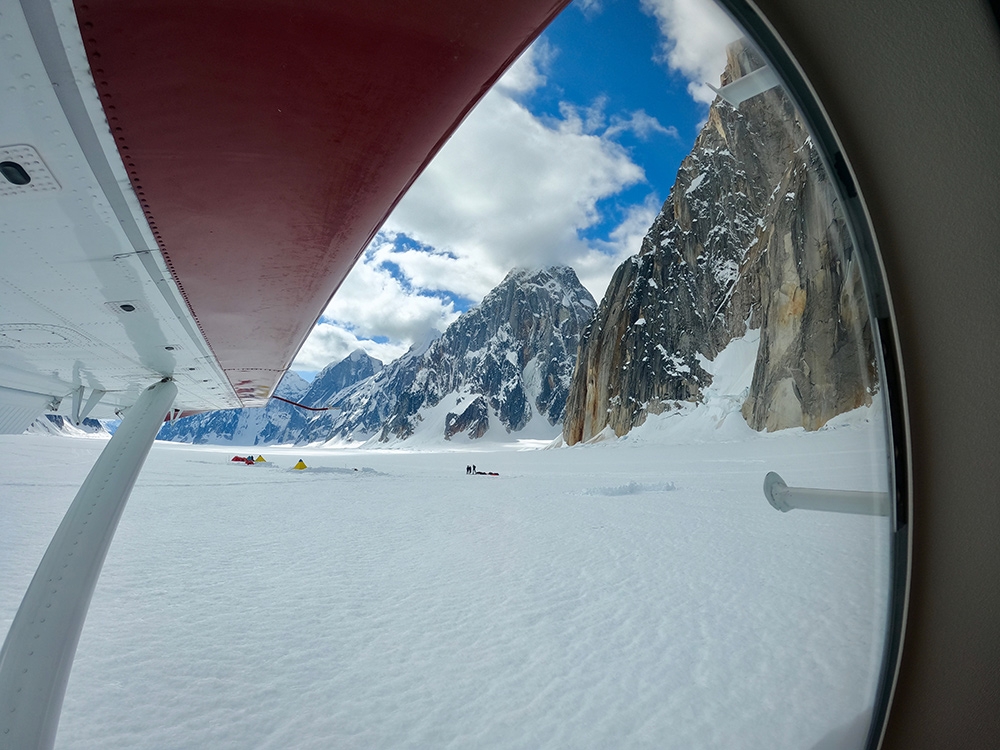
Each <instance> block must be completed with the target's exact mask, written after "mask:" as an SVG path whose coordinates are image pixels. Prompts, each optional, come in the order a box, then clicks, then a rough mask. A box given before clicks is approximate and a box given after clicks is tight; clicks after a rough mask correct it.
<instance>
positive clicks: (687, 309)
mask: <svg viewBox="0 0 1000 750" xmlns="http://www.w3.org/2000/svg"><path fill="white" fill-rule="evenodd" d="M760 64H761V60H760V59H759V58H758V57H757V55H756V53H755V52H753V51H752V50H751V49H749V48H747V47H746V46H745V45H744V44H742V43H736V44H734V45H733V46H731V47H730V49H729V59H728V65H727V68H726V72H725V74H724V76H723V83H724V84H725V83H728V82H729V81H730V80H733V79H735V78H739V77H741V76H742V75H745V74H746V73H747V72H749V71H751V70H753V69H755V68H757V67H759V66H760ZM851 250H852V248H851V239H850V235H849V233H848V232H847V230H846V227H845V224H844V220H843V218H842V216H841V215H840V212H839V211H838V210H837V207H836V196H835V192H834V190H833V187H832V185H831V184H830V182H829V181H828V179H827V176H826V173H825V171H824V169H823V166H822V164H821V162H820V160H819V158H818V155H817V153H816V151H815V149H814V147H813V144H812V141H811V139H810V138H809V135H808V133H807V132H806V131H805V129H804V127H803V125H802V123H801V122H800V121H799V120H798V118H797V116H796V113H795V109H794V107H793V106H792V104H791V102H790V101H789V99H788V98H787V97H786V96H785V94H784V92H783V91H782V90H781V89H780V88H775V89H771V90H769V91H767V92H765V93H763V94H761V95H758V96H756V97H754V98H752V99H749V100H747V101H745V102H744V103H743V104H741V105H740V107H739V108H733V107H732V106H730V105H729V104H727V103H725V102H723V101H721V100H718V99H717V100H716V102H715V103H714V104H713V105H712V106H711V108H710V109H709V114H708V120H707V122H706V124H705V126H704V128H703V129H702V131H701V133H700V134H699V136H698V138H697V140H696V141H695V145H694V148H693V149H692V151H691V154H690V155H689V156H688V157H687V158H686V159H685V160H684V161H683V162H682V164H681V167H680V169H679V171H678V174H677V179H676V181H675V183H674V186H673V189H672V190H671V192H670V195H669V197H668V198H667V200H666V202H665V203H664V205H663V208H662V210H661V212H660V214H659V215H658V216H657V218H656V220H655V221H654V223H653V225H652V226H651V227H650V230H649V232H648V233H647V234H646V236H645V238H644V239H643V242H642V247H641V249H640V251H639V253H638V255H636V256H633V257H632V258H630V259H629V260H627V261H626V262H625V263H623V264H622V265H621V266H620V267H619V268H618V270H617V271H616V273H615V275H614V277H613V278H612V280H611V283H610V285H609V287H608V291H607V293H606V294H605V296H604V299H603V300H602V302H601V304H600V306H599V308H598V312H597V315H596V316H595V318H594V321H593V322H592V323H591V325H590V326H589V327H588V328H587V330H586V331H585V333H584V341H583V343H582V344H581V348H580V353H579V357H578V364H577V369H576V371H575V373H574V376H573V384H572V387H571V389H570V395H569V401H568V404H567V408H566V418H565V420H564V424H563V437H564V440H565V441H566V442H567V443H568V444H570V445H572V444H574V443H576V442H579V441H581V440H587V439H590V438H591V437H593V436H594V435H596V434H598V433H599V432H601V430H602V429H604V428H605V427H606V426H607V425H610V426H611V427H612V428H613V429H614V431H615V433H616V434H618V435H623V434H625V433H626V432H628V431H629V430H630V429H631V428H632V427H634V426H636V425H638V424H641V423H642V422H643V421H644V420H645V418H646V415H647V414H650V413H653V414H657V413H660V412H662V411H663V410H665V409H669V408H672V407H673V406H674V405H675V404H676V403H677V402H680V401H697V400H699V398H700V397H701V394H702V391H703V390H704V388H705V387H706V386H707V385H709V384H710V382H711V376H710V375H709V374H708V373H707V372H706V371H705V370H704V369H703V368H702V367H701V366H700V364H699V361H700V358H701V357H704V358H706V359H708V360H712V359H714V358H715V356H716V355H717V354H718V352H719V351H721V350H722V349H723V348H724V347H725V346H726V345H727V344H728V343H729V341H731V340H732V339H733V338H737V337H740V336H743V335H744V334H745V333H746V330H747V328H748V327H750V328H760V329H761V343H760V349H759V351H758V358H757V365H756V369H755V373H754V378H753V384H752V386H751V388H750V392H749V393H748V394H747V398H746V401H745V403H744V405H743V409H742V411H743V414H744V416H745V418H746V420H747V422H748V423H749V424H750V426H751V427H753V428H754V429H756V430H763V429H766V430H777V429H783V428H786V427H794V426H803V427H806V428H808V429H816V428H818V427H820V426H822V425H823V424H824V423H825V422H826V421H828V420H829V419H830V418H831V417H833V416H835V415H836V414H839V413H841V412H843V411H846V410H849V409H851V408H854V407H856V406H859V405H861V404H863V403H866V402H868V401H869V400H870V395H871V389H872V388H873V384H874V381H875V372H874V354H873V348H872V339H871V331H870V326H869V321H868V313H867V307H866V302H865V299H864V295H863V290H862V286H861V278H860V270H859V268H858V267H857V263H856V262H855V261H854V260H853V259H852V253H851Z"/></svg>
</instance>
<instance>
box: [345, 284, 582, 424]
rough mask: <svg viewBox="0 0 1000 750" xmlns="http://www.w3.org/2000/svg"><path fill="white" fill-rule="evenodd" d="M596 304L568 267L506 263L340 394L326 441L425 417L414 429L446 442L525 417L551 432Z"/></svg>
mask: <svg viewBox="0 0 1000 750" xmlns="http://www.w3.org/2000/svg"><path fill="white" fill-rule="evenodd" d="M596 306H597V304H596V302H595V301H594V298H593V297H592V296H591V295H590V293H589V292H588V291H587V290H586V289H585V288H584V287H583V285H582V284H580V281H579V279H578V278H577V277H576V273H575V272H574V271H573V269H571V268H568V267H565V266H556V267H552V268H547V269H544V270H541V271H527V270H524V269H515V270H513V271H511V272H510V273H509V274H507V276H506V278H504V280H503V281H502V282H501V283H500V284H499V285H498V286H497V287H496V288H495V289H493V291H491V292H490V293H489V294H488V295H486V298H485V299H484V300H483V301H482V303H481V304H480V305H478V306H477V307H475V308H473V309H471V310H469V311H468V312H466V313H465V314H464V315H462V316H461V317H460V318H459V319H458V320H456V321H455V322H454V323H453V324H452V325H450V326H449V327H448V329H447V330H446V331H445V332H444V333H443V334H442V335H441V336H440V337H439V338H437V339H436V340H434V341H433V342H431V343H430V344H429V345H428V346H426V348H424V349H423V350H421V349H413V350H411V351H410V352H408V353H407V354H406V355H405V356H404V357H402V358H400V359H399V360H396V361H395V362H393V363H391V364H390V365H388V366H387V367H386V368H385V369H384V370H383V371H382V372H380V373H378V374H377V375H376V376H375V377H374V378H372V379H371V380H369V381H365V382H363V383H359V384H358V385H357V386H356V387H355V388H354V389H353V391H352V392H350V393H348V394H347V395H346V396H345V398H344V399H343V401H342V402H341V403H340V406H341V408H342V410H343V411H342V414H341V417H340V419H339V420H338V422H337V424H335V425H334V429H333V432H332V434H331V437H341V438H346V437H349V436H354V437H355V439H357V438H358V437H359V436H363V435H369V436H376V435H377V437H378V440H379V441H381V442H388V441H392V440H400V439H407V438H409V437H411V436H412V435H414V434H415V433H416V432H417V431H418V430H420V429H421V428H422V425H421V423H422V422H424V421H425V419H426V420H427V422H428V424H427V425H426V426H425V427H424V429H433V430H437V428H438V427H440V433H439V434H440V437H443V438H445V439H449V440H450V439H453V438H455V437H456V436H458V435H463V434H464V435H466V436H468V437H469V438H473V439H475V438H480V437H482V436H484V435H485V434H486V433H487V432H488V431H489V430H491V429H496V428H500V429H502V430H504V431H505V432H506V433H517V432H520V431H522V430H524V429H525V427H526V426H527V425H528V423H529V422H531V421H532V420H533V419H534V420H538V419H542V420H544V421H545V423H546V424H547V425H548V427H549V429H548V432H551V433H552V436H554V435H555V434H558V429H557V428H556V426H557V425H559V423H560V422H561V420H562V416H563V411H564V409H565V405H566V397H567V395H568V392H569V383H570V378H571V376H572V373H573V367H574V364H575V360H576V352H577V347H578V345H579V341H580V335H581V333H582V331H583V329H584V327H585V326H586V325H587V323H588V322H589V321H590V319H591V317H593V314H594V309H595V308H596ZM442 409H444V411H443V413H442V414H440V415H438V414H437V412H439V411H441V410H442ZM432 411H433V412H434V414H435V416H440V418H441V424H440V425H439V424H438V423H437V422H436V421H434V419H432V418H431V414H430V412H432ZM431 423H433V427H431ZM543 432H544V430H543Z"/></svg>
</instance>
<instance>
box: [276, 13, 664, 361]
mask: <svg viewBox="0 0 1000 750" xmlns="http://www.w3.org/2000/svg"><path fill="white" fill-rule="evenodd" d="M595 9H599V7H598V6H596V5H595V6H594V7H593V8H591V10H595ZM555 54H556V52H555V51H554V50H553V49H551V48H550V47H548V46H547V45H546V44H545V43H544V42H541V43H536V44H534V45H532V47H530V48H529V50H528V51H527V52H525V54H524V55H522V56H521V58H520V59H519V60H518V61H517V62H516V63H515V64H514V66H512V68H511V69H510V70H509V71H508V73H507V74H506V75H505V76H504V78H503V79H502V80H501V81H500V82H499V83H498V84H497V86H495V87H494V89H493V90H492V91H491V92H489V93H488V94H487V95H486V96H485V97H484V98H483V100H482V101H481V102H480V103H479V105H478V106H477V107H476V108H475V110H473V112H471V113H470V114H469V116H468V118H466V121H465V122H464V123H463V124H462V127H461V128H459V129H458V130H457V131H456V132H455V134H454V135H453V136H452V137H451V139H450V140H449V141H448V143H446V144H445V146H444V147H443V148H442V149H441V151H440V152H439V153H438V155H437V157H436V158H435V159H434V161H433V162H432V163H431V164H430V165H429V166H428V167H427V169H426V170H425V171H424V173H423V174H422V175H421V176H420V178H419V179H418V180H417V181H416V182H415V183H414V185H413V186H412V187H411V189H410V190H409V192H408V193H407V194H406V196H405V197H404V198H403V199H402V200H401V201H400V203H399V204H398V206H397V207H396V209H395V210H394V211H393V214H392V216H390V218H389V220H388V221H387V222H386V224H385V226H384V227H383V231H382V232H381V233H380V234H379V235H378V236H377V237H376V239H375V241H373V243H372V244H371V245H370V246H369V248H368V249H367V250H366V252H365V254H364V255H363V257H362V260H361V261H360V262H359V263H358V264H357V265H356V266H355V268H354V270H353V271H352V272H351V274H350V276H349V277H348V278H347V280H346V281H345V282H344V284H343V285H342V287H341V288H340V290H338V292H337V294H336V295H335V296H334V298H333V300H332V302H331V303H330V305H329V307H328V308H327V310H326V312H325V314H324V322H323V323H321V324H320V325H319V326H317V328H316V330H315V331H314V332H313V333H312V334H311V335H310V337H309V339H308V340H307V341H306V344H305V345H304V346H303V348H302V351H301V352H300V353H299V356H298V357H297V358H296V361H295V366H296V367H297V368H299V369H318V368H320V367H323V366H325V365H326V364H328V363H329V362H331V361H334V360H337V359H341V358H343V357H345V356H347V354H349V353H350V352H351V351H353V350H354V349H356V348H359V347H360V348H363V349H365V350H366V351H368V352H369V353H370V354H372V356H377V357H379V358H380V359H382V360H383V361H389V360H390V359H392V358H393V357H394V356H398V355H399V354H402V353H403V352H404V351H405V350H406V349H407V348H408V347H409V346H410V344H412V343H414V342H417V341H422V340H424V339H426V337H427V335H428V333H429V332H430V331H432V330H434V329H437V330H440V331H443V330H444V329H445V328H446V327H447V326H448V324H450V323H451V322H452V321H453V320H454V319H455V318H457V317H458V313H457V312H456V310H455V308H454V306H453V305H452V303H451V302H448V301H445V300H442V299H440V298H439V297H438V296H435V293H440V292H447V293H448V294H450V295H453V296H458V297H464V298H467V299H469V300H472V301H473V302H478V301H479V300H480V299H482V298H483V296H484V295H485V294H486V293H487V292H489V290H490V289H492V288H493V287H494V286H496V284H498V283H499V282H500V281H501V279H503V277H504V276H505V275H506V274H507V272H508V271H509V270H510V269H511V268H513V267H515V266H525V267H542V266H547V265H552V264H566V265H570V266H572V267H573V268H575V269H576V270H577V273H578V275H579V276H580V279H581V281H582V282H583V283H584V284H585V285H586V286H587V288H588V289H589V290H590V291H591V293H592V294H593V295H594V296H595V297H596V298H598V299H600V297H601V296H603V294H604V290H605V288H606V286H607V282H608V280H609V278H610V277H611V274H612V273H613V272H614V269H615V268H616V267H617V266H618V265H619V263H620V262H621V261H622V260H624V258H626V257H628V256H629V255H632V254H634V253H635V252H637V251H638V249H639V243H640V241H641V238H642V235H643V234H644V233H645V231H646V229H647V228H648V227H649V224H650V223H651V222H652V219H653V217H654V216H655V214H656V211H657V210H658V208H659V206H658V205H656V203H657V201H656V199H655V198H653V197H652V196H650V198H648V199H647V200H646V202H645V203H643V204H642V205H640V206H634V207H632V208H631V209H626V210H625V212H626V216H625V219H624V220H623V221H622V223H621V226H619V227H618V228H617V229H616V230H615V231H614V232H612V233H611V235H610V236H609V239H608V240H605V241H594V240H587V239H584V238H583V235H584V234H585V233H586V230H588V229H589V228H591V227H593V226H594V225H595V224H598V223H600V222H602V221H604V220H605V217H604V216H602V215H601V213H600V210H599V202H600V201H602V200H604V199H608V198H613V197H614V196H616V195H618V194H619V193H621V192H622V190H623V189H625V188H627V187H629V186H632V185H635V184H638V183H642V182H643V181H644V180H645V175H644V172H643V170H642V168H641V167H640V166H639V165H637V164H636V163H635V162H633V161H632V159H631V156H630V154H629V152H628V151H626V150H625V149H624V148H623V147H622V146H621V145H620V144H618V143H616V142H615V141H614V137H616V136H618V135H620V134H621V133H623V132H625V131H626V130H627V131H631V132H633V133H635V134H636V135H637V136H638V137H640V138H648V137H651V136H654V135H657V134H661V135H668V136H673V135H675V134H676V131H675V130H674V129H673V128H669V127H665V126H663V125H662V124H661V123H660V122H659V121H657V120H656V119H655V118H653V117H651V116H649V115H648V114H646V112H644V111H642V110H639V111H636V112H631V113H617V114H612V115H611V116H610V118H609V117H608V115H607V114H606V113H605V109H606V106H607V100H606V99H605V98H598V99H597V100H595V101H594V102H592V103H591V104H590V105H589V106H587V107H582V108H581V107H575V106H571V105H564V106H563V107H562V108H561V112H560V114H561V116H560V117H555V118H546V119H544V120H543V119H541V118H539V117H536V116H534V115H533V114H532V113H531V112H530V111H529V110H528V109H527V108H526V107H525V106H524V105H523V104H521V103H520V101H519V98H520V97H522V96H523V95H525V94H527V93H530V92H531V91H533V90H534V89H535V88H537V87H539V86H542V85H544V84H545V81H546V78H545V72H544V71H545V69H546V66H547V65H548V61H550V60H551V59H552V58H553V55H555ZM609 119H610V125H608V120H609ZM618 210H621V209H618ZM397 269H398V270H397ZM394 270H395V276H394V274H393V271H394ZM397 277H402V279H403V281H400V279H399V278H397ZM374 336H380V337H381V336H384V337H387V338H388V339H389V343H387V344H378V343H375V342H374V341H371V340H370V339H371V338H372V337H374Z"/></svg>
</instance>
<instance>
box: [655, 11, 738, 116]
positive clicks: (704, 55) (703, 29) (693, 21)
mask: <svg viewBox="0 0 1000 750" xmlns="http://www.w3.org/2000/svg"><path fill="white" fill-rule="evenodd" d="M642 7H643V10H645V11H646V12H647V13H649V14H650V15H652V16H653V17H654V18H656V21H657V23H658V25H659V27H660V33H661V34H662V35H663V37H664V39H663V47H662V50H661V54H662V57H663V59H664V60H665V61H666V63H667V64H668V65H669V66H670V68H671V70H676V71H678V72H679V73H681V75H683V76H684V77H685V78H687V79H688V80H689V81H690V83H689V84H688V92H689V93H690V94H691V96H692V97H693V98H694V99H695V100H697V101H700V102H704V103H706V104H710V103H711V102H712V100H713V99H715V92H714V91H712V90H711V89H710V88H709V87H708V86H706V85H705V84H706V83H711V84H713V85H718V83H719V76H720V75H721V74H722V71H723V70H725V67H726V45H727V44H729V43H730V42H732V41H735V40H736V39H739V38H740V37H741V36H743V32H742V31H741V30H740V29H739V28H738V27H737V26H736V24H734V23H733V21H732V20H731V19H730V18H729V16H728V15H726V13H725V11H723V10H722V9H721V8H719V6H718V5H716V4H715V3H714V2H712V0H642Z"/></svg>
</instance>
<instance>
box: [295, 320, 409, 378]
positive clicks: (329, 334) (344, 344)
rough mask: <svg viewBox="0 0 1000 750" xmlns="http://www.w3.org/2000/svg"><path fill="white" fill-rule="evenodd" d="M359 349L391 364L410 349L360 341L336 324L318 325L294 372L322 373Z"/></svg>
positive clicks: (310, 335)
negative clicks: (327, 367) (328, 366)
mask: <svg viewBox="0 0 1000 750" xmlns="http://www.w3.org/2000/svg"><path fill="white" fill-rule="evenodd" d="M356 349H364V350H365V351H366V352H368V354H369V355H370V356H372V357H375V358H376V359H379V360H381V361H382V362H385V363H388V362H391V361H392V360H394V359H397V358H398V357H400V356H402V355H403V354H405V353H406V349H407V347H406V346H405V345H403V344H401V343H398V342H397V343H392V342H390V343H387V344H380V343H378V342H375V341H372V340H370V339H360V338H358V337H357V336H356V335H355V334H354V333H353V332H352V331H349V330H348V329H346V328H344V327H343V326H341V325H338V324H336V323H318V324H317V325H316V327H315V328H313V330H312V333H310V334H309V338H308V339H306V343H305V344H303V345H302V348H301V349H300V350H299V353H298V355H297V356H296V357H295V361H294V362H292V368H291V369H293V370H297V371H298V372H315V371H318V370H322V369H323V368H324V367H326V366H327V365H328V364H330V363H332V362H339V361H340V360H342V359H345V358H346V357H347V355H349V354H350V353H351V352H353V351H355V350H356Z"/></svg>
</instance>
